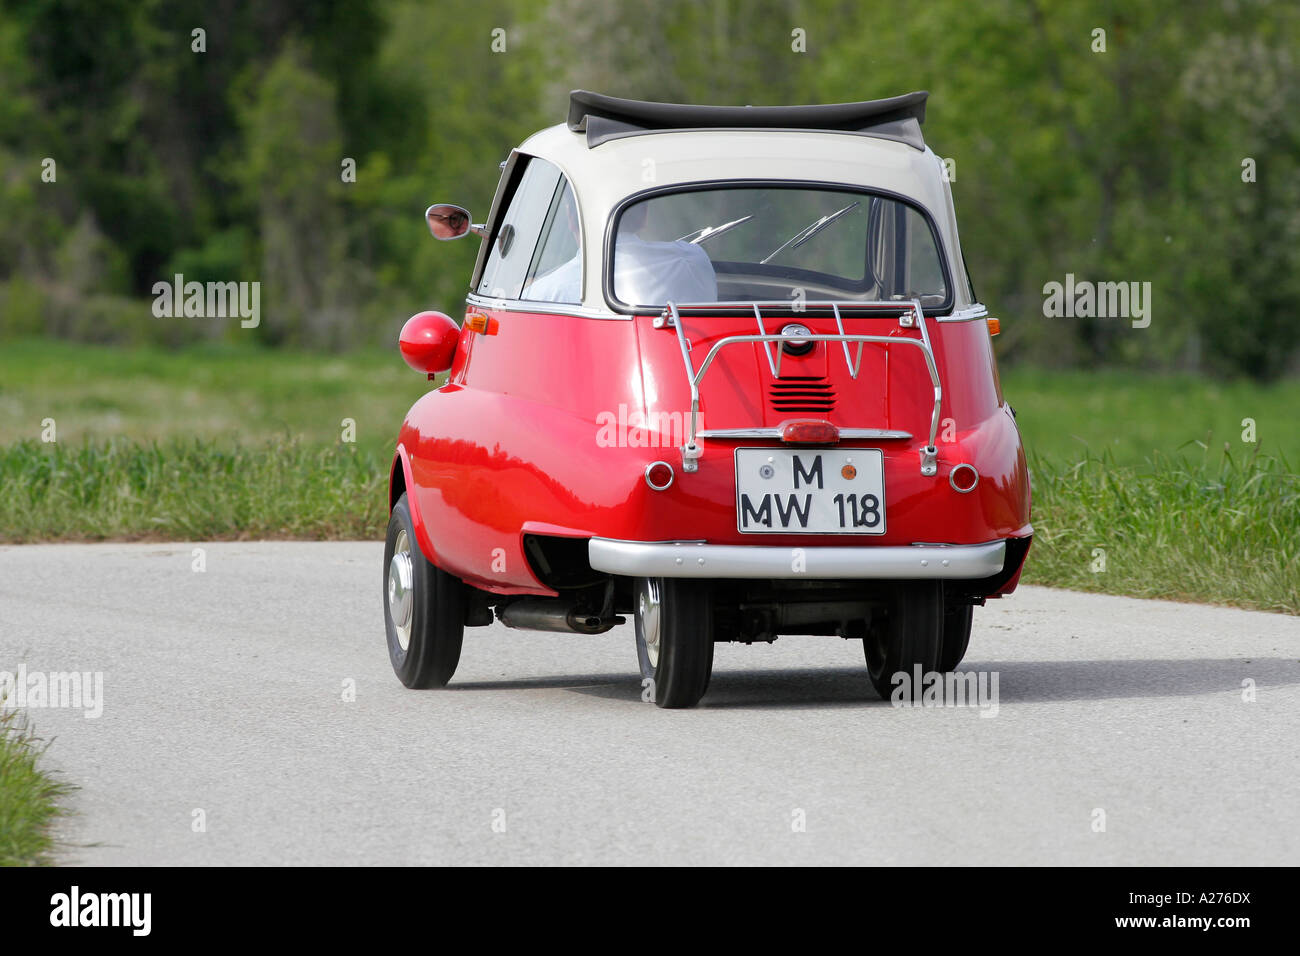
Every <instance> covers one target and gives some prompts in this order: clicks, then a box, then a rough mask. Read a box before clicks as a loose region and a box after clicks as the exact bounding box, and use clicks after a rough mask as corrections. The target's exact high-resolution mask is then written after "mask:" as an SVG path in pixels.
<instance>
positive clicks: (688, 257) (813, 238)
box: [611, 185, 950, 308]
mask: <svg viewBox="0 0 1300 956" xmlns="http://www.w3.org/2000/svg"><path fill="white" fill-rule="evenodd" d="M614 236H615V239H614V245H613V249H612V250H611V256H612V263H611V268H612V273H613V286H612V288H613V292H614V298H615V299H616V300H617V301H618V302H619V303H621V304H623V305H625V306H654V307H660V308H661V307H663V306H664V305H665V304H666V303H667V302H668V301H670V300H671V301H674V302H676V303H678V304H684V303H691V302H745V301H773V300H778V299H798V298H803V299H806V300H808V301H816V300H820V299H839V300H845V299H850V300H851V299H872V300H907V299H920V300H921V304H922V305H923V306H926V307H941V306H947V305H948V304H949V301H950V292H949V285H948V280H947V271H946V269H945V268H944V265H943V261H944V260H943V256H942V253H941V250H940V247H939V244H938V239H937V237H936V235H935V232H934V229H933V228H932V227H931V225H930V221H929V219H928V218H927V217H926V216H925V215H924V214H923V213H921V212H920V210H918V209H917V208H916V207H914V206H911V205H909V204H908V203H905V202H903V201H901V200H898V199H894V198H892V197H889V196H882V195H877V194H873V193H868V192H855V191H847V190H839V189H829V188H824V187H779V186H748V185H746V186H718V187H710V188H707V189H692V190H690V191H684V192H674V193H667V194H658V195H654V196H650V197H648V198H646V199H643V200H640V201H638V202H635V203H632V204H630V205H629V206H627V207H625V208H624V209H623V210H622V212H621V213H620V215H619V218H618V222H617V224H616V228H615V232H614Z"/></svg>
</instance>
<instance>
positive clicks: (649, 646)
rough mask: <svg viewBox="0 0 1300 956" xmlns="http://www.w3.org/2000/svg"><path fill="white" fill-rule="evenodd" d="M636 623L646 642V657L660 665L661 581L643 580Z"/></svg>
mask: <svg viewBox="0 0 1300 956" xmlns="http://www.w3.org/2000/svg"><path fill="white" fill-rule="evenodd" d="M636 624H637V629H638V630H639V631H640V632H641V640H642V641H644V642H645V651H646V658H647V659H648V660H649V661H650V666H651V667H658V666H659V582H658V581H656V580H654V579H653V578H645V579H643V580H642V581H641V584H640V587H639V589H638V594H637V603H636Z"/></svg>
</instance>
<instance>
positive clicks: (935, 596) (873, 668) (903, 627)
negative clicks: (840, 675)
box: [862, 581, 944, 702]
mask: <svg viewBox="0 0 1300 956" xmlns="http://www.w3.org/2000/svg"><path fill="white" fill-rule="evenodd" d="M943 611H944V605H943V583H942V582H940V581H903V582H901V583H900V584H899V586H898V588H897V590H896V591H895V593H894V598H893V601H892V602H891V603H890V606H889V609H888V611H887V612H886V615H885V619H884V620H883V621H873V622H872V625H871V627H870V628H869V629H868V631H867V636H866V637H865V638H864V639H863V641H862V649H863V652H864V653H865V655H866V658H867V673H868V675H869V676H870V678H871V684H872V686H873V687H875V689H876V693H877V694H879V695H880V696H881V697H882V698H883V699H884V700H906V701H909V702H911V701H914V700H920V698H921V691H922V689H923V688H922V683H923V678H924V676H925V675H926V674H929V673H931V672H932V671H935V670H936V669H937V668H938V666H939V654H940V650H941V649H942V645H943V633H944V627H943V620H944V613H943Z"/></svg>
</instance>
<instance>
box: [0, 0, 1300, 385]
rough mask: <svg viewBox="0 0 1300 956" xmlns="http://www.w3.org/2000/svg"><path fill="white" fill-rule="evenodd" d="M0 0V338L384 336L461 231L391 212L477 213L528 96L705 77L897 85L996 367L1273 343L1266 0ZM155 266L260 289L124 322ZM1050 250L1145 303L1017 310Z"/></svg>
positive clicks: (454, 291)
mask: <svg viewBox="0 0 1300 956" xmlns="http://www.w3.org/2000/svg"><path fill="white" fill-rule="evenodd" d="M0 4H2V5H0V10H3V14H2V15H0V207H2V208H3V209H4V213H5V215H4V216H3V217H0V337H3V336H15V335H24V334H32V333H40V334H48V335H53V336H61V337H71V338H77V339H82V340H85V341H128V342H136V343H139V342H152V343H157V344H163V345H176V344H179V343H181V342H186V341H193V340H196V339H211V338H226V339H231V338H236V337H244V338H257V339H259V340H261V341H264V342H267V343H271V344H284V345H294V346H303V345H306V346H311V347H316V348H330V349H337V348H344V347H351V346H356V345H363V344H371V343H378V342H391V341H392V338H393V336H394V333H395V332H396V330H397V328H398V327H399V326H400V322H401V321H402V319H403V318H405V316H407V315H409V314H411V313H412V312H414V311H417V310H418V309H420V308H427V307H436V308H442V309H444V310H447V311H450V312H452V313H453V314H455V313H456V312H457V311H458V308H459V301H460V299H461V297H462V295H463V293H464V291H465V285H466V279H467V276H468V272H469V269H470V266H471V264H472V261H473V258H474V256H475V254H476V252H477V240H474V239H470V240H466V241H462V242H457V243H448V244H435V243H433V242H431V241H429V238H428V236H427V234H426V233H425V231H424V229H423V225H422V221H421V217H420V212H421V211H422V210H423V208H424V206H426V205H427V204H428V203H429V202H431V201H433V200H435V199H437V200H449V201H458V202H461V203H462V204H464V205H466V206H468V207H469V208H470V209H471V211H473V212H474V213H475V214H476V215H477V216H478V217H479V218H481V217H482V216H483V215H484V213H485V212H486V210H487V208H488V206H489V203H490V201H491V197H492V193H493V190H494V188H495V180H496V173H497V170H496V163H497V162H498V161H499V160H500V159H502V158H504V157H505V155H506V153H507V152H508V150H509V149H510V148H511V147H513V146H515V145H517V144H518V143H519V142H521V141H522V140H523V139H524V138H525V137H526V136H527V135H528V134H529V133H531V132H532V131H534V130H536V129H538V128H540V127H542V126H545V125H549V124H552V123H555V122H559V121H560V120H561V119H562V118H563V116H564V110H565V107H566V102H565V99H566V96H567V93H568V90H570V89H572V88H575V87H586V88H592V89H599V90H602V91H606V92H610V93H614V94H621V95H627V96H635V97H640V98H645V99H655V98H661V99H671V100H682V101H692V102H710V101H712V102H721V103H782V102H815V101H841V100H852V99H864V98H871V97H877V96H888V95H893V94H896V93H899V92H902V91H906V90H911V89H929V90H930V91H931V94H932V98H931V103H930V110H929V115H928V118H927V124H926V136H927V140H928V141H929V142H931V143H932V145H933V147H934V149H935V150H936V152H938V153H939V154H940V155H941V156H943V157H945V158H948V159H951V160H953V162H954V164H955V165H954V169H955V172H956V180H955V182H954V193H955V198H956V203H957V207H958V213H959V221H960V223H961V226H962V239H963V245H964V252H965V255H966V258H967V260H968V263H969V266H970V271H971V273H972V275H973V277H974V280H975V283H976V288H977V289H978V291H979V293H980V295H981V297H982V299H983V300H984V301H985V302H987V303H988V304H989V305H990V307H991V308H992V309H993V310H994V312H995V314H997V315H999V316H1001V317H1002V318H1003V319H1004V325H1003V328H1004V330H1005V333H1004V336H1003V339H1002V352H1003V354H1004V358H1005V359H1006V360H1007V361H1009V362H1012V363H1014V362H1016V361H1019V360H1022V359H1024V360H1031V361H1033V362H1034V363H1037V364H1050V365H1055V366H1074V367H1080V366H1083V367H1090V366H1095V365H1098V364H1101V363H1118V364H1122V365H1127V366H1133V367H1157V368H1166V369H1184V370H1188V371H1192V372H1198V373H1206V372H1209V373H1214V374H1218V375H1232V374H1246V375H1249V376H1252V377H1254V378H1258V379H1270V378H1275V377H1278V376H1280V375H1283V374H1286V373H1288V372H1292V371H1294V370H1295V369H1296V368H1297V344H1298V343H1300V325H1297V324H1296V323H1295V322H1294V321H1293V320H1292V306H1293V304H1294V303H1295V302H1296V301H1297V298H1298V297H1300V241H1298V240H1300V216H1297V215H1296V210H1297V209H1300V168H1298V165H1300V148H1298V147H1300V114H1298V113H1297V111H1296V110H1295V109H1294V108H1292V107H1293V104H1294V103H1296V102H1297V101H1300V61H1298V60H1297V54H1296V51H1297V50H1298V49H1300V42H1298V41H1300V8H1297V7H1296V6H1295V5H1294V4H1289V3H1285V2H1269V0H1242V2H1236V3H1221V2H1218V0H1152V2H1150V3H1144V4H1139V5H1132V4H1118V3H1114V2H1113V0H1091V2H1085V3H1079V4H1069V5H1060V4H1047V3H1045V2H1044V0H991V2H989V3H981V4H970V3H967V2H965V0H930V2H925V3H915V4H910V5H908V6H907V7H906V8H905V9H902V10H900V9H896V8H893V7H888V6H886V5H879V4H861V3H858V2H853V0H817V2H813V0H809V2H798V0H708V2H699V0H623V2H620V3H609V2H607V0H544V2H527V0H481V2H471V0H439V2H436V3H432V4H430V3H422V2H418V0H370V2H347V0H317V2H313V0H271V2H268V3H261V4H256V5H229V6H224V7H222V8H221V12H220V15H218V14H217V13H216V12H215V9H216V8H213V7H211V6H210V5H209V4H206V3H202V2H199V0H135V2H126V0H106V2H101V3H97V4H88V3H84V2H77V0H32V2H24V3H19V2H16V0H0ZM196 29H203V30H205V31H206V34H205V41H206V46H205V50H204V52H195V51H194V48H193V47H194V44H195V40H194V38H193V31H194V30H196ZM1098 31H1104V36H1103V40H1104V44H1105V48H1104V50H1101V49H1100V48H1099V46H1098ZM46 158H50V159H54V160H55V161H56V163H57V173H58V176H57V181H56V182H55V183H46V182H43V181H42V179H41V172H42V161H43V160H44V159H46ZM347 160H351V161H353V162H354V163H355V169H356V176H355V181H345V177H344V175H343V172H342V169H343V165H344V163H345V161H347ZM1243 164H1248V165H1250V168H1251V170H1252V172H1251V173H1250V174H1248V173H1247V171H1246V169H1245V168H1244V166H1243ZM1243 177H1246V178H1252V177H1253V180H1254V181H1245V180H1244V178H1243ZM175 273H181V274H183V275H185V276H186V277H187V278H188V279H194V280H198V281H228V280H245V281H254V280H255V281H260V282H262V283H263V289H262V295H263V311H264V313H265V316H266V318H265V321H264V323H263V324H262V326H260V327H259V328H258V329H256V330H254V331H252V332H247V331H244V330H242V329H240V328H239V325H238V323H237V322H233V321H225V322H222V321H220V320H211V319H207V320H197V319H158V318H155V317H154V316H153V315H152V314H151V313H150V311H149V304H150V297H151V295H152V292H151V290H152V287H153V284H154V283H156V282H158V281H160V280H168V279H170V278H171V277H172V275H174V274H175ZM1067 273H1069V274H1072V275H1074V276H1075V277H1076V279H1078V280H1091V281H1125V282H1150V283H1151V286H1152V296H1153V304H1152V323H1151V326H1150V328H1146V329H1134V328H1132V327H1131V326H1130V324H1129V323H1128V322H1127V321H1125V320H1123V319H1113V318H1112V319H1096V318H1081V319H1068V318H1046V317H1044V315H1043V300H1044V291H1043V286H1044V285H1045V284H1046V283H1047V282H1051V281H1062V280H1063V279H1064V277H1065V275H1066V274H1067Z"/></svg>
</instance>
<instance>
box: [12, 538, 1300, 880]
mask: <svg viewBox="0 0 1300 956" xmlns="http://www.w3.org/2000/svg"><path fill="white" fill-rule="evenodd" d="M194 547H195V546H194V545H157V544H147V545H97V546H67V545H63V546H60V545H51V546H30V547H10V548H0V671H9V672H15V671H17V669H18V667H19V666H20V665H25V666H26V668H27V672H28V679H29V681H30V679H31V675H32V674H35V673H40V674H48V673H50V672H56V671H74V670H75V671H83V672H91V673H94V672H101V673H102V675H103V692H102V700H100V701H99V704H100V705H102V714H101V715H100V716H99V717H90V718H88V717H86V716H84V710H83V709H72V708H49V707H29V708H28V711H29V716H30V718H31V719H32V721H33V723H34V724H35V726H36V728H37V730H38V732H40V733H41V734H42V735H43V736H47V737H53V738H54V739H53V744H52V746H51V747H50V749H49V751H48V754H47V765H48V766H50V767H51V768H53V769H55V770H56V771H58V772H59V773H60V774H61V775H62V776H63V778H64V779H66V780H67V781H69V782H72V783H75V784H77V785H78V787H79V789H78V790H77V791H76V792H75V793H74V794H72V796H71V797H70V798H69V800H68V807H69V809H70V810H71V813H70V815H69V816H68V817H66V818H65V819H64V820H63V822H62V824H61V825H60V830H59V835H60V838H61V840H62V841H63V849H62V852H61V858H62V860H63V861H64V862H69V863H73V862H75V863H87V864H108V863H125V864H236V863H238V864H245V863H252V864H276V863H295V864H298V863H302V864H328V863H344V864H350V863H395V864H403V863H429V864H442V863H590V862H601V863H616V864H617V863H717V864H759V863H814V862H820V863H848V864H853V863H857V864H878V863H995V864H996V863H1062V862H1068V863H1084V864H1121V863H1136V864H1192V863H1195V864H1220V863H1222V864H1239V863H1271V864H1296V863H1300V800H1298V799H1297V789H1298V786H1297V776H1296V770H1297V765H1298V759H1297V758H1300V620H1297V619H1296V618H1289V617H1283V616H1279V615H1271V614H1257V613H1249V612H1243V611H1235V610H1227V609H1220V608H1211V607H1200V606H1192V605H1182V604H1173V603H1166V602H1156V601H1137V600H1130V599H1126V598H1112V597H1098V596H1091V595H1081V594H1074V593H1069V592H1062V591H1051V590H1045V589H1040V588H1022V589H1021V590H1020V592H1018V593H1017V594H1016V595H1015V596H1013V597H1012V598H1009V599H1006V600H1003V601H996V602H990V603H989V605H988V606H987V607H986V608H983V609H980V610H977V611H976V617H975V631H974V634H973V636H972V639H971V650H970V653H969V655H968V658H967V662H966V663H965V664H964V665H963V669H968V670H974V671H981V672H988V674H989V675H992V674H993V673H996V674H997V676H998V708H997V711H996V714H994V713H993V712H992V708H986V709H984V710H981V709H979V708H977V707H954V708H918V709H911V710H905V709H897V708H894V707H891V706H890V705H889V704H887V703H884V702H881V701H880V700H879V699H877V698H876V696H875V694H874V692H873V691H872V690H871V687H870V685H869V684H868V682H867V679H866V675H865V672H864V666H863V664H862V651H861V645H860V644H857V643H853V642H847V641H842V640H840V639H838V638H831V637H820V638H818V637H802V638H784V639H782V640H779V641H777V642H776V643H775V644H774V645H771V646H766V645H765V646H756V647H745V646H732V645H719V647H718V652H717V660H716V668H715V671H714V677H713V683H712V685H711V687H710V690H709V693H708V695H707V696H706V697H705V698H704V701H703V703H702V705H701V706H700V707H699V708H698V709H695V710H689V711H663V710H660V709H658V708H656V707H654V706H653V705H652V704H649V703H644V702H643V701H642V700H641V687H640V682H639V678H638V676H637V672H636V653H635V648H634V645H633V638H632V635H631V628H630V626H625V627H623V628H620V629H618V630H616V631H614V632H611V633H609V634H606V635H602V636H598V637H583V636H569V635H559V634H541V633H529V632H516V631H509V630H506V629H504V628H501V627H499V626H494V627H492V628H489V629H472V630H469V631H468V632H467V634H466V642H465V649H464V653H463V655H462V657H461V666H460V670H459V672H458V673H457V675H456V678H455V679H454V681H453V683H452V685H451V686H450V687H449V688H448V689H446V690H442V691H424V692H413V691H408V690H405V689H404V688H403V687H402V686H401V685H400V684H399V683H398V682H397V680H396V678H395V677H394V676H393V674H392V671H391V669H390V667H389V664H388V657H387V653H386V651H385V648H384V638H383V618H382V609H381V603H380V601H381V597H380V595H381V590H380V589H381V577H382V575H381V568H380V564H381V560H382V549H381V546H380V545H379V544H370V543H342V544H312V543H229V544H206V545H201V546H199V547H202V548H203V549H204V550H205V555H204V560H205V570H204V571H202V572H196V571H195V570H193V565H194V561H195V558H194V556H193V551H192V549H193V548H194ZM1248 680H1249V681H1253V682H1254V697H1255V699H1254V700H1253V701H1247V700H1244V699H1243V697H1244V696H1250V695H1249V694H1247V693H1245V692H1244V691H1243V681H1248ZM91 683H92V685H93V678H92V682H91ZM348 687H353V688H355V699H354V700H348V699H345V698H346V697H348V696H350V695H349V694H348V693H347V688H348ZM86 703H89V704H91V705H92V707H93V705H94V702H93V701H89V702H87V701H83V704H86ZM196 811H202V813H201V815H200V814H197V813H196ZM1099 811H1100V813H1099ZM1102 813H1104V820H1103V817H1102V815H1101V814H1102ZM1103 822H1104V830H1103V829H1101V826H1102V824H1103ZM200 823H201V824H202V826H200V825H199V824H200Z"/></svg>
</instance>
